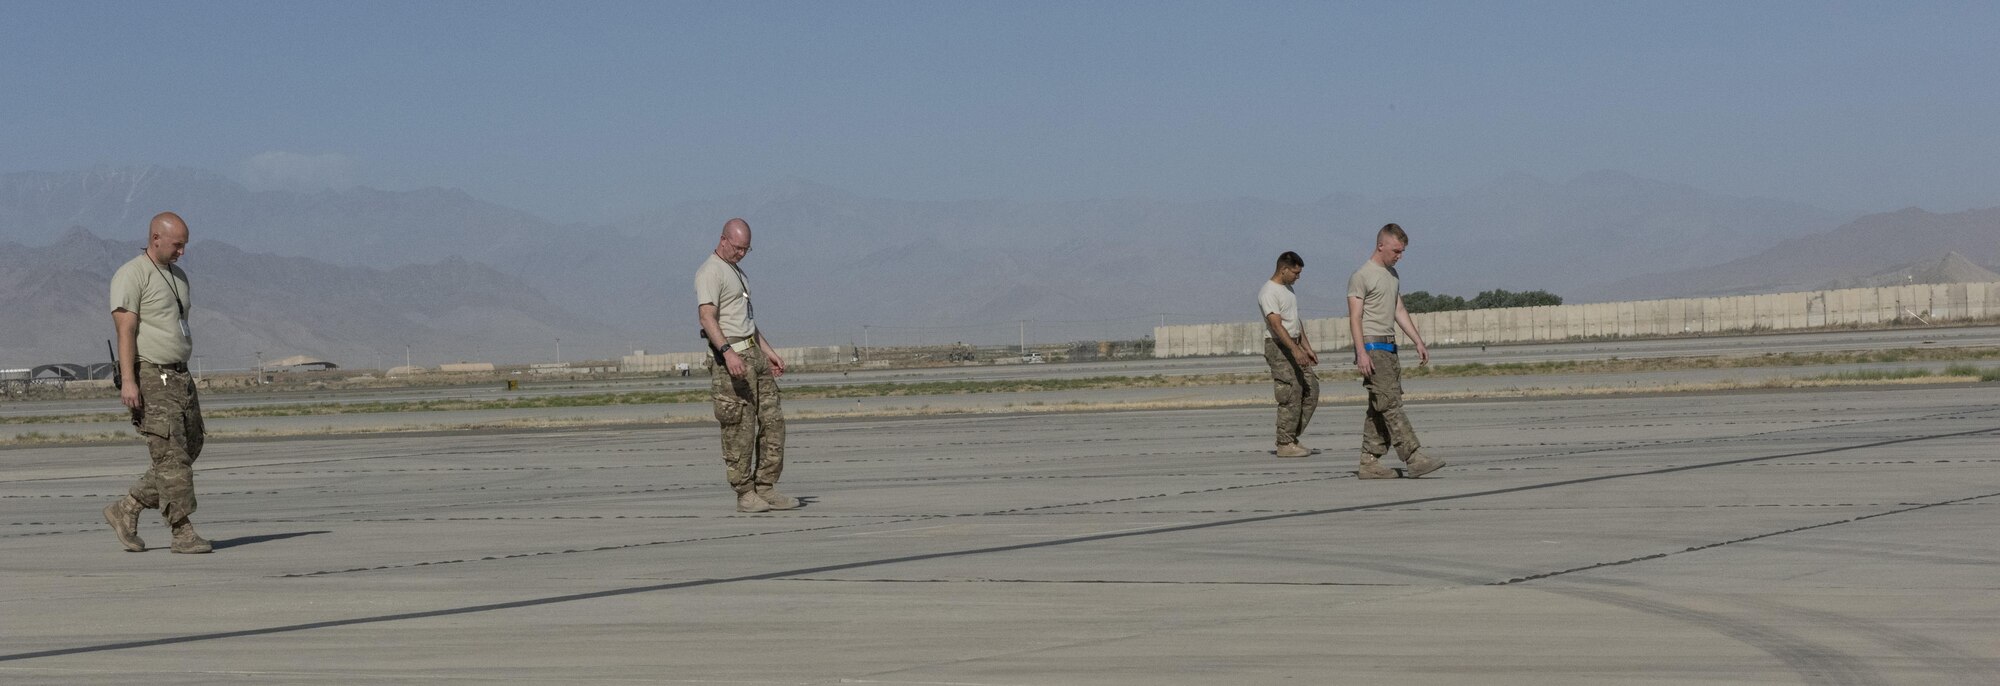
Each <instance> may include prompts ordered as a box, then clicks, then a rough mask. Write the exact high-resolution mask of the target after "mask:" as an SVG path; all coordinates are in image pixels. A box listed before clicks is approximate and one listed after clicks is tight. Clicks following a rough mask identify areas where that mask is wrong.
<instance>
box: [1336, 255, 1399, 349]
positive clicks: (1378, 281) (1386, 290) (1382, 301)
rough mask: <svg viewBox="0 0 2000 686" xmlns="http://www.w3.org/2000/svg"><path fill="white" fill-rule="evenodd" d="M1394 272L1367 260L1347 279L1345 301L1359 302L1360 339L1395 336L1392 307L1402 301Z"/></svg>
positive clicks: (1397, 278)
mask: <svg viewBox="0 0 2000 686" xmlns="http://www.w3.org/2000/svg"><path fill="white" fill-rule="evenodd" d="M1402 289H1403V286H1402V280H1401V278H1399V277H1398V276H1397V275H1396V270H1395V269H1394V268H1391V267H1384V266H1382V265H1380V264H1376V263H1375V260H1372V259H1371V260H1369V261H1367V262H1366V263H1364V264H1362V265H1361V268H1360V269H1356V270H1354V276H1352V277H1349V278H1348V279H1347V297H1350V298H1360V299H1361V335H1363V336H1394V335H1396V303H1397V302H1399V301H1401V300H1402V298H1403V290H1402Z"/></svg>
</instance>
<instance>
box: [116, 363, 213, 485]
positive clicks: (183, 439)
mask: <svg viewBox="0 0 2000 686" xmlns="http://www.w3.org/2000/svg"><path fill="white" fill-rule="evenodd" d="M138 373H139V378H138V379H136V380H127V381H126V383H134V382H136V383H138V384H139V399H140V400H141V401H143V402H144V403H145V404H144V406H143V407H142V408H141V409H140V411H138V412H134V413H133V417H132V425H133V426H135V427H137V428H138V429H139V435H140V436H141V437H143V438H145V439H146V449H147V451H148V452H150V453H152V456H153V466H152V468H151V469H147V470H146V473H145V474H143V475H141V476H140V477H139V482H138V483H136V484H133V485H132V490H131V491H130V493H131V494H132V499H134V500H137V501H139V505H140V506H142V507H145V508H146V509H158V510H159V511H160V516H161V517H162V518H164V519H166V520H167V523H169V524H176V523H179V522H181V521H183V520H185V519H187V518H188V517H190V516H192V515H193V514H194V509H195V498H194V459H195V458H196V457H200V456H201V444H202V440H203V438H204V437H205V435H206V430H205V429H204V428H203V427H202V423H201V399H200V398H199V397H198V395H197V394H196V393H195V389H194V377H192V376H189V375H188V373H187V372H184V371H174V370H172V369H167V368H165V367H161V366H158V365H155V364H152V363H150V362H140V363H139V369H138Z"/></svg>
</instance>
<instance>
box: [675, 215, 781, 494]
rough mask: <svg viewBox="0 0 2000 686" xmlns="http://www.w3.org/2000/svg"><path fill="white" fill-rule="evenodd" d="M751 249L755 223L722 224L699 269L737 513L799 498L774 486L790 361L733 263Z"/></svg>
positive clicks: (699, 294) (697, 284) (698, 292)
mask: <svg viewBox="0 0 2000 686" xmlns="http://www.w3.org/2000/svg"><path fill="white" fill-rule="evenodd" d="M748 254H750V223H749V222H746V221H743V220H742V219H731V220H729V221H728V222H726V223H724V224H723V225H722V240H721V241H719V242H718V243H717V244H716V246H715V252H714V253H713V254H711V255H709V256H708V260H707V261H706V262H703V263H702V265H701V268H700V269H697V270H696V271H695V273H694V292H695V299H696V301H697V302H698V303H700V304H699V306H698V308H697V312H698V314H699V316H700V318H701V331H702V335H703V336H704V337H705V338H706V339H707V340H708V347H709V352H710V353H712V354H713V356H714V358H715V364H714V366H713V367H712V368H711V369H710V372H709V373H710V375H711V378H712V379H713V383H712V384H711V386H712V388H713V391H714V396H715V419H716V421H718V422H721V424H722V461H723V463H724V464H725V465H727V467H728V469H727V475H728V477H729V486H730V487H731V488H734V489H736V511H737V512H769V511H771V510H790V509H792V508H796V507H798V506H799V501H798V500H797V499H795V498H792V497H790V496H786V495H784V494H782V493H779V492H778V490H777V488H775V486H776V485H777V483H778V475H779V473H781V472H783V471H784V469H785V413H784V410H783V408H781V407H780V406H779V399H778V377H780V376H783V375H784V373H785V360H784V358H781V357H778V352H777V350H776V349H775V348H773V347H772V346H771V341H770V340H768V339H766V338H764V334H763V332H762V331H759V330H758V329H757V310H756V308H755V307H753V306H752V305H751V304H750V284H749V281H748V280H746V279H745V278H744V276H743V270H741V269H739V268H737V266H736V263H738V262H740V261H742V260H743V256H744V255H748Z"/></svg>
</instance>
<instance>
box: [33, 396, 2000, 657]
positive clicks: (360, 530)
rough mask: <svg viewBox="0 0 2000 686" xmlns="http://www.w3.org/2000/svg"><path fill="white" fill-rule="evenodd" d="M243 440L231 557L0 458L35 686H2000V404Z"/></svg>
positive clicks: (1733, 404)
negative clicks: (781, 438)
mask: <svg viewBox="0 0 2000 686" xmlns="http://www.w3.org/2000/svg"><path fill="white" fill-rule="evenodd" d="M1359 414H1360V412H1359V408H1358V407H1355V406H1352V405H1346V406H1332V407H1326V408H1323V409H1322V410H1321V411H1320V413H1319V415H1318V416H1317V417H1316V419H1315V421H1314V424H1313V427H1312V429H1311V431H1310V432H1309V433H1308V436H1307V441H1306V442H1307V444H1308V445H1311V446H1313V447H1316V448H1320V449H1322V450H1323V452H1322V453H1321V454H1319V455H1316V456H1314V457H1311V458H1305V459H1297V460H1284V459H1279V458H1276V457H1274V456H1272V454H1271V453H1270V448H1271V447H1270V442H1271V437H1270V433H1271V430H1270V428H1269V424H1270V422H1271V411H1270V410H1269V409H1262V408H1260V409H1211V410H1177V411H1147V412H1086V413H1073V414H1049V415H994V416H967V417H928V418H925V417H917V418H907V419H882V420H845V421H801V422H795V423H793V424H792V426H791V428H790V432H791V440H790V443H791V448H790V451H789V453H788V455H789V458H788V468H787V473H786V477H785V479H784V481H783V484H782V485H783V487H784V489H785V490H786V491H787V492H789V493H791V494H793V495H797V496H801V497H804V498H806V499H808V500H810V501H811V503H810V505H809V506H808V507H806V508H805V509H802V510H799V511H796V512H790V513H773V514H764V515H739V514H737V513H735V512H734V511H733V508H732V507H731V505H732V502H731V501H732V498H731V497H730V496H729V495H728V494H727V490H726V488H725V487H724V486H722V485H721V483H720V481H721V468H720V465H719V464H718V463H719V459H718V453H717V450H716V444H717V439H716V436H715V434H714V429H713V427H712V426H709V425H703V424H679V425H662V426H659V427H657V428H636V429H635V428H629V427H626V428H599V429H582V430H567V431H544V432H515V433H496V432H486V433H456V434H441V435H400V436H399V435H373V436H352V437H317V438H309V439H298V440H273V441H223V442H218V443H215V444H213V445H211V446H210V447H209V449H208V451H207V452H206V453H205V454H204V456H203V457H202V460H201V462H200V463H199V465H198V468H199V477H198V484H199V489H200V491H201V494H202V495H201V511H200V512H199V514H198V516H197V521H198V522H199V523H200V525H201V530H202V531H203V533H205V534H206V535H208V536H209V537H210V538H212V539H215V541H216V544H217V548H218V549H217V551H216V552H215V553H214V554H210V555H174V554H170V553H168V552H166V550H165V546H166V544H167V543H168V537H167V532H166V530H165V528H164V527H163V526H161V525H160V524H159V523H158V520H157V517H153V516H151V515H150V513H149V516H148V517H146V519H145V520H144V521H145V529H144V531H143V535H144V536H145V538H146V539H147V542H148V544H150V545H152V546H155V549H154V550H151V551H148V552H146V553H142V554H132V553H125V552H122V551H121V550H120V549H119V548H118V546H117V544H116V542H115V541H114V540H113V537H112V535H111V534H110V532H109V530H108V529H107V527H105V526H104V524H103V522H102V519H101V516H100V514H99V510H100V509H101V508H102V507H103V506H104V505H105V504H106V503H108V502H110V501H111V500H112V499H113V498H114V497H115V496H117V495H118V494H119V493H121V492H122V490H123V489H124V488H125V486H126V485H127V484H128V483H129V482H130V480H131V478H132V477H133V476H134V475H135V474H136V473H137V472H138V471H139V469H140V467H141V465H140V461H141V460H142V459H143V457H142V456H143V451H142V450H140V449H139V448H138V447H136V446H134V445H119V446H71V447H45V448H21V449H10V450H0V463H4V465H5V470H4V472H0V474H4V476H0V523H4V526H0V682H6V683H23V684H32V683H80V684H128V683H136V682H144V683H156V684H209V683H279V684H377V683H429V682H440V683H483V682H494V683H550V684H557V683H621V684H623V683H631V684H638V683H670V684H835V683H855V684H1157V683H1176V684H1181V683H1185V684H1349V683H1352V684H1468V685H1470V684H1482V685H1490V684H1503V685H1505V684H1520V685H1529V684H1534V685H1543V684H1592V685H1596V684H1612V683H1617V684H1625V683H1648V684H1652V683H1658V684H1694V683H1699V684H1898V685H1902V684H1991V683H2000V640H1996V636H2000V546H1995V545H1994V544H1993V542H1992V540H1993V539H1992V532H1993V531H1994V529H1995V526H1996V525H2000V451H1996V449H1995V448H1996V446H2000V442H1996V438H2000V386H1996V385H1994V384H1975V385H1955V386H1951V387H1915V388H1887V387H1883V388H1867V389H1840V390H1821V391H1805V390H1794V391H1777V392H1751V393H1733V394H1677V395H1665V396H1625V397H1606V398H1584V399H1556V400H1550V399H1525V400H1501V401H1482V402H1436V403H1427V404H1421V405H1418V406H1415V407H1413V408H1412V417H1413V419H1414V421H1415V422H1416V424H1417V426H1418V429H1419V431H1420V433H1421V435H1422V436H1423V437H1424V439H1425V440H1426V443H1427V444H1428V445H1429V446H1430V447H1431V448H1432V449H1433V450H1434V451H1435V452H1436V454H1437V455H1439V456H1441V457H1444V458H1446V459H1448V460H1449V461H1451V463H1452V466H1450V467H1448V468H1446V469H1444V470H1443V471H1440V472H1438V473H1436V474H1434V475H1433V476H1431V477H1427V478H1423V479H1415V480H1394V481H1368V482H1361V481H1356V480H1354V479H1353V477H1352V473H1351V469H1352V468H1353V461H1354V460H1353V458H1354V455H1355V452H1354V451H1353V447H1354V444H1355V443H1356V442H1357V438H1356V436H1355V434H1356V428H1357V427H1355V426H1354V425H1356V424H1358V422H1359Z"/></svg>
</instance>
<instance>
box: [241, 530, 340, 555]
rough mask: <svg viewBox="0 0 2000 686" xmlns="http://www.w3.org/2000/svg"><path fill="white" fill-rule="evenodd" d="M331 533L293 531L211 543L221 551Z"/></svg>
mask: <svg viewBox="0 0 2000 686" xmlns="http://www.w3.org/2000/svg"><path fill="white" fill-rule="evenodd" d="M330 533H333V532H331V531H293V532H290V533H282V534H264V535H262V536H238V537H236V538H219V539H216V540H214V541H212V542H211V543H213V544H214V545H215V549H216V550H221V549H223V548H234V547H236V546H239V545H250V544H252V543H263V542H265V541H278V540H283V539H287V538H297V537H299V536H311V535H313V534H330Z"/></svg>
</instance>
